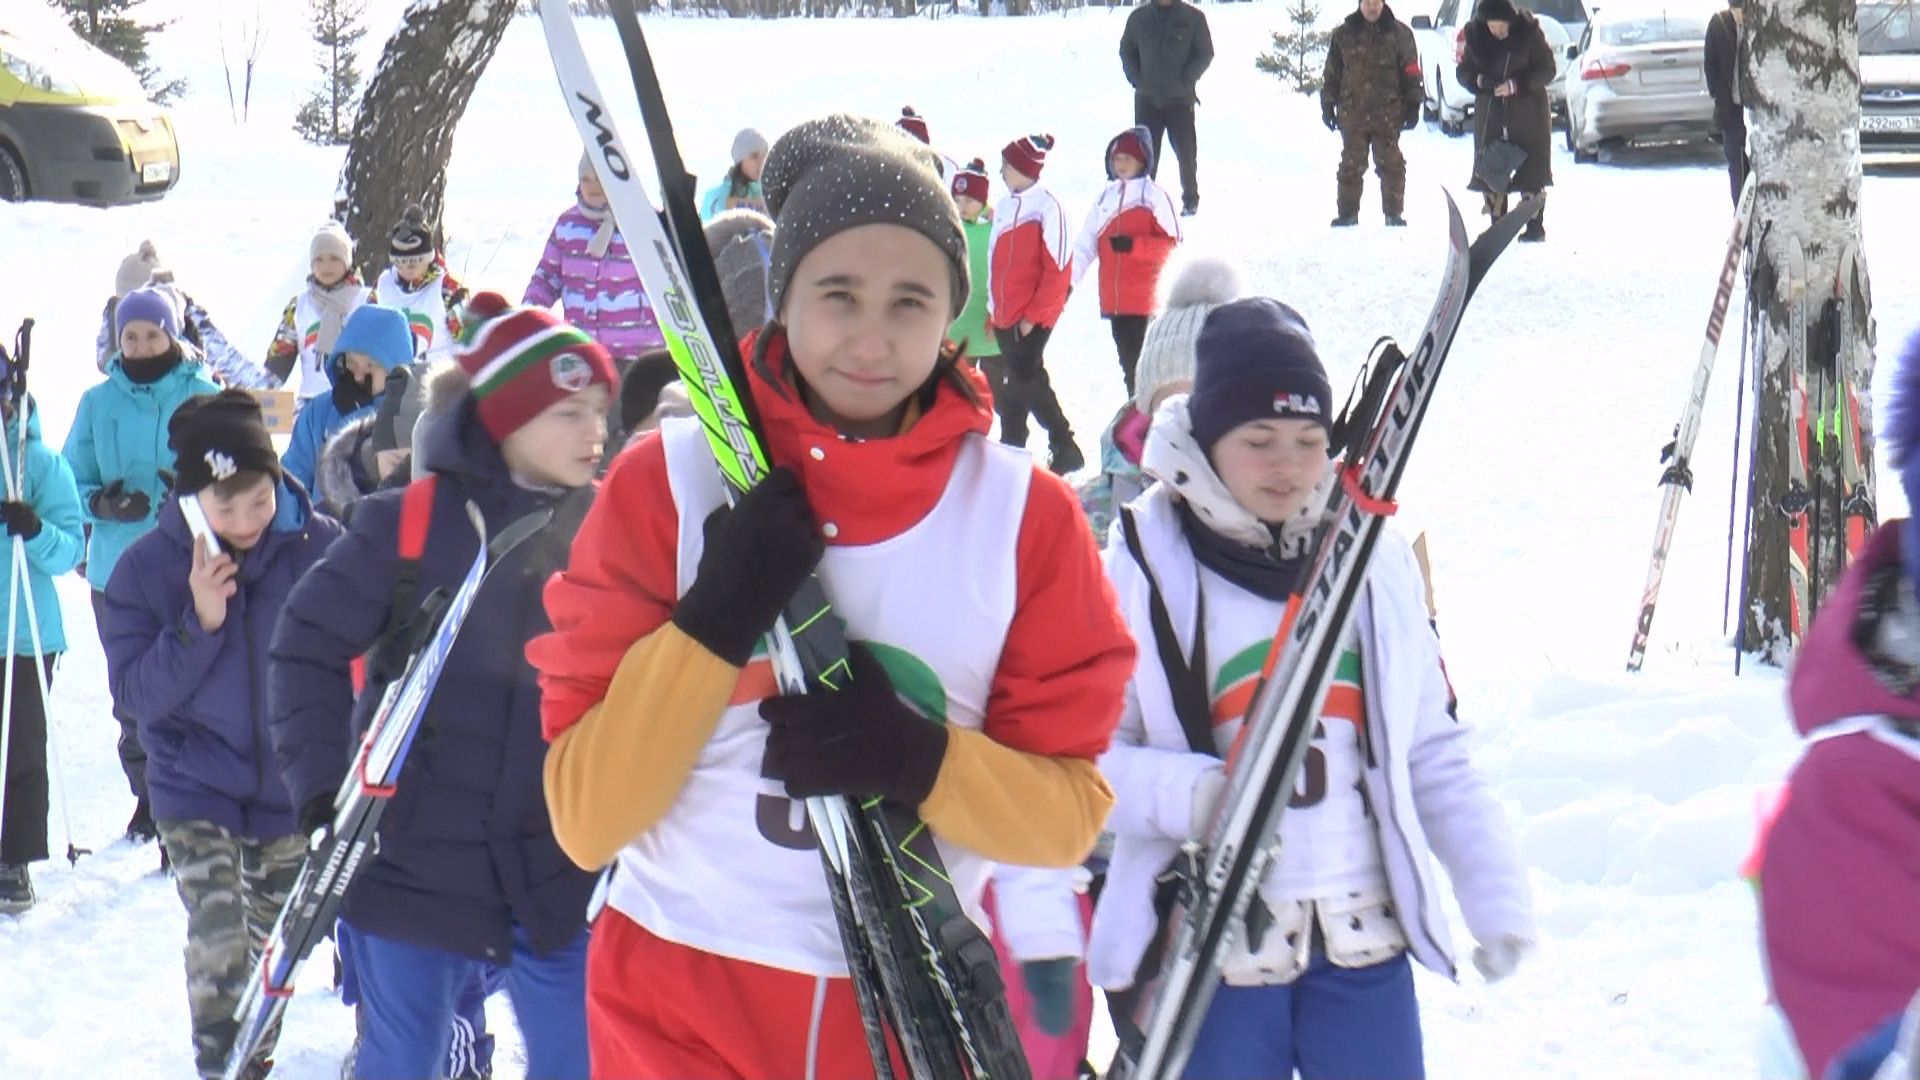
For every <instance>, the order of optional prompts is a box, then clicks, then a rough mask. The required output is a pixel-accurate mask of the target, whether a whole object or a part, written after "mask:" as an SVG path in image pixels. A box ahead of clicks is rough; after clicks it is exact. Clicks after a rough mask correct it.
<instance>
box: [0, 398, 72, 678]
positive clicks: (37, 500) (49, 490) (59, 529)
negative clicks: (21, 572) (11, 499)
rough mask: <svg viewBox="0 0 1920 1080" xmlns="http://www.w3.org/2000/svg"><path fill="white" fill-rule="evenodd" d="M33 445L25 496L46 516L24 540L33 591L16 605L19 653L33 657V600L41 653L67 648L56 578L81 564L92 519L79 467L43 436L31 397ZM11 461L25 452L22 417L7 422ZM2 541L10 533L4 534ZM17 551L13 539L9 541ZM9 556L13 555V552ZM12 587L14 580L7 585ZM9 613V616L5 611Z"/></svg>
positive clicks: (15, 635)
mask: <svg viewBox="0 0 1920 1080" xmlns="http://www.w3.org/2000/svg"><path fill="white" fill-rule="evenodd" d="M27 400H28V412H27V447H26V453H25V455H24V457H25V465H24V466H20V468H21V470H22V476H21V483H20V499H21V501H22V502H24V503H26V504H27V505H28V506H31V507H33V512H34V513H36V514H38V515H39V516H40V533H39V535H37V536H35V537H34V538H33V539H31V540H27V541H24V542H23V543H22V544H21V548H20V551H21V554H23V555H25V556H26V560H27V582H28V586H29V594H28V595H25V596H22V597H20V599H19V601H18V602H16V603H15V605H14V614H13V653H14V655H15V656H32V655H34V651H33V634H32V628H31V626H30V625H29V623H28V621H27V604H28V602H29V601H31V603H32V604H33V613H34V617H35V619H36V620H37V621H38V622H39V624H40V655H42V656H46V655H50V654H53V653H60V652H65V651H67V635H66V628H65V627H64V626H63V625H62V623H61V621H60V597H59V596H58V595H57V594H55V593H54V591H53V579H54V578H57V577H59V576H60V575H61V574H64V573H66V572H67V571H69V570H71V569H73V568H74V567H76V566H79V565H80V556H81V554H82V553H83V552H84V551H85V549H86V534H85V531H84V528H85V524H86V520H85V518H83V517H82V516H81V511H80V492H79V491H78V489H76V488H75V487H74V484H73V470H72V469H71V468H70V467H68V465H67V459H66V458H64V457H61V456H60V454H59V453H58V452H57V451H55V450H54V449H53V448H52V447H50V446H48V445H47V444H46V443H44V442H42V441H41V439H40V413H39V411H38V409H36V408H35V407H34V406H33V404H32V400H33V399H32V398H28V399H27ZM6 440H7V460H8V461H9V462H12V461H14V458H15V457H16V456H18V455H19V454H20V421H19V418H18V417H15V418H14V419H12V420H9V421H7V424H6ZM0 540H4V535H3V534H0ZM5 542H6V547H7V549H8V551H9V553H11V551H12V548H13V544H12V542H11V541H10V540H7V541H5ZM9 557H11V555H10V554H9ZM4 587H5V588H8V589H9V590H10V589H11V588H12V586H11V585H8V586H4ZM0 617H4V616H0Z"/></svg>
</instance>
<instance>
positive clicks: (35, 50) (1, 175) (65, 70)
mask: <svg viewBox="0 0 1920 1080" xmlns="http://www.w3.org/2000/svg"><path fill="white" fill-rule="evenodd" d="M19 6H20V7H21V8H30V7H39V5H37V4H33V5H28V4H21V5H19ZM41 10H48V9H44V8H43V9H41ZM35 14H36V15H37V13H35ZM27 16H28V12H27V11H21V10H15V11H10V12H8V13H7V14H5V15H0V200H5V201H7V202H19V201H21V200H24V199H45V200H49V201H53V202H74V203H85V204H88V205H92V206H117V205H120V204H122V203H134V202H147V201H150V200H153V199H158V198H160V197H161V196H163V195H165V194H166V193H167V192H168V191H170V190H172V189H173V185H174V184H176V183H178V182H179V180H180V144H179V143H178V142H177V141H176V140H175V138H174V134H173V121H172V120H171V119H169V118H168V116H167V111H166V110H165V109H164V108H162V107H161V106H159V105H155V104H154V103H152V102H151V101H148V100H147V95H146V92H145V91H144V90H142V89H141V87H140V82H139V80H137V79H135V78H134V77H133V73H132V72H131V71H128V70H127V68H126V66H125V65H123V64H121V63H120V62H119V61H118V60H115V59H113V58H112V57H110V56H108V55H107V54H106V53H103V52H101V51H100V50H98V49H96V48H94V47H93V46H91V45H89V44H87V43H86V42H85V41H82V40H81V39H80V38H79V37H78V36H77V35H75V34H74V33H73V32H72V30H70V29H69V28H68V27H67V26H66V25H65V24H64V23H62V22H61V21H60V20H59V19H58V18H53V17H49V18H45V19H42V18H38V17H27Z"/></svg>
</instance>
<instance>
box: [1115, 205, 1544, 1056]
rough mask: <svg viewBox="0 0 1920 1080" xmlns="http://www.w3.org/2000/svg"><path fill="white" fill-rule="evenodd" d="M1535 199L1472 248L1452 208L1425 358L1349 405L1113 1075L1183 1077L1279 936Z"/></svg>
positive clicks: (1380, 353) (1404, 362)
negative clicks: (1303, 566)
mask: <svg viewBox="0 0 1920 1080" xmlns="http://www.w3.org/2000/svg"><path fill="white" fill-rule="evenodd" d="M1540 206H1541V203H1540V200H1539V199H1538V198H1537V197H1536V198H1532V199H1528V200H1527V201H1525V202H1523V203H1521V204H1520V206H1519V207H1517V208H1516V209H1515V210H1514V211H1513V212H1512V213H1510V214H1507V215H1506V216H1505V217H1502V218H1500V219H1498V220H1497V221H1495V222H1494V223H1493V225H1491V226H1490V227H1489V228H1488V229H1487V231H1486V233H1484V234H1483V235H1482V236H1481V237H1480V238H1479V239H1478V240H1476V241H1474V243H1473V244H1472V246H1471V247H1469V246H1468V243H1467V232H1466V226H1465V224H1464V223H1463V222H1462V221H1461V219H1460V211H1459V209H1458V207H1455V206H1454V205H1453V204H1452V200H1451V199H1449V200H1448V211H1449V217H1450V219H1451V222H1450V224H1451V232H1450V238H1451V245H1452V246H1451V257H1450V259H1449V261H1448V264H1447V268H1446V271H1445V274H1444V275H1443V277H1442V279H1441V287H1440V296H1439V299H1438V300H1437V301H1436V302H1435V304H1434V308H1433V313H1432V315H1431V316H1430V317H1429V318H1428V320H1427V325H1426V329H1425V330H1424V332H1423V333H1422V335H1421V338H1420V342H1419V344H1418V345H1417V346H1416V347H1415V348H1414V351H1413V353H1412V355H1411V356H1408V355H1405V354H1403V353H1402V352H1401V351H1400V349H1399V347H1398V346H1396V345H1393V344H1392V343H1391V342H1388V343H1386V344H1385V346H1384V347H1383V348H1380V349H1378V350H1377V351H1376V354H1375V361H1374V365H1375V366H1374V370H1373V371H1372V373H1371V374H1370V375H1369V374H1366V373H1363V376H1362V381H1363V383H1364V384H1365V386H1366V390H1365V391H1363V392H1361V393H1360V394H1359V395H1358V397H1357V400H1349V402H1348V404H1347V407H1346V409H1345V410H1344V411H1343V415H1342V416H1341V418H1340V422H1339V423H1338V424H1337V425H1336V426H1335V430H1336V431H1338V432H1342V433H1343V435H1344V437H1343V438H1341V439H1340V443H1341V446H1340V452H1341V458H1340V461H1339V464H1338V466H1337V467H1338V469H1339V479H1340V483H1339V485H1338V486H1337V487H1336V488H1335V489H1334V492H1333V495H1332V497H1331V499H1330V501H1329V503H1328V506H1327V521H1326V524H1324V525H1322V526H1321V528H1320V531H1319V533H1318V534H1317V536H1316V538H1315V543H1314V547H1313V554H1312V558H1311V559H1310V560H1309V562H1308V564H1307V565H1308V570H1307V572H1306V574H1305V575H1304V576H1303V577H1302V578H1301V580H1300V583H1299V584H1298V585H1297V586H1296V587H1295V590H1294V592H1293V595H1292V596H1291V597H1290V598H1289V599H1288V601H1287V606H1286V611H1285V614H1284V616H1283V618H1282V621H1281V624H1280V628H1279V632H1278V633H1277V634H1276V635H1275V636H1274V639H1273V644H1272V646H1271V648H1269V650H1268V652H1267V657H1266V662H1265V665H1264V666H1263V668H1262V670H1261V683H1260V688H1259V690H1258V691H1257V692H1256V693H1255V695H1254V699H1253V702H1252V704H1251V705H1250V706H1248V709H1247V713H1246V717H1245V718H1244V720H1243V721H1242V724H1241V728H1240V732H1239V735H1238V736H1237V737H1236V738H1235V740H1234V745H1233V747H1232V749H1231V750H1230V751H1229V753H1228V756H1227V758H1228V760H1227V786H1226V792H1225V795H1224V796H1223V798H1222V799H1221V802H1220V808H1219V810H1218V811H1216V813H1215V816H1214V819H1213V821H1212V823H1211V824H1210V826H1209V827H1208V830H1207V838H1206V844H1205V847H1204V848H1198V847H1195V846H1192V845H1190V846H1189V848H1188V851H1187V858H1185V859H1183V860H1181V861H1182V863H1183V864H1184V865H1185V867H1186V870H1185V871H1184V873H1183V877H1184V880H1183V881H1182V882H1181V886H1182V895H1181V897H1180V900H1179V903H1178V905H1177V907H1176V909H1175V911H1174V913H1173V916H1172V918H1171V919H1170V921H1169V924H1168V927H1169V929H1168V933H1169V935H1170V938H1171V941H1170V942H1169V944H1168V947H1167V949H1166V950H1165V952H1164V953H1163V956H1164V957H1165V959H1164V961H1163V966H1162V970H1161V973H1160V975H1159V978H1158V979H1157V981H1156V983H1155V984H1154V985H1153V986H1152V987H1151V988H1150V990H1149V992H1148V993H1147V994H1145V995H1143V999H1144V1001H1145V1004H1144V1010H1145V1011H1144V1015H1143V1016H1142V1017H1140V1018H1139V1019H1138V1026H1137V1029H1136V1030H1135V1031H1134V1032H1131V1033H1129V1034H1128V1035H1127V1037H1126V1038H1124V1039H1123V1041H1122V1043H1121V1046H1120V1054H1119V1057H1118V1058H1117V1059H1116V1060H1115V1062H1114V1066H1113V1069H1112V1071H1111V1072H1110V1073H1109V1074H1108V1075H1109V1077H1112V1078H1117V1080H1171V1078H1174V1077H1178V1076H1180V1075H1181V1071H1182V1069H1183V1068H1184V1067H1185V1064H1186V1061H1187V1058H1188V1056H1189V1055H1190V1054H1191V1053H1192V1050H1193V1045H1194V1041H1195V1039H1196V1038H1197V1037H1198V1035H1199V1033H1200V1026H1201V1024H1202V1022H1203V1021H1204V1020H1205V1019H1206V1015H1207V1008H1208V1005H1209V1004H1210V1003H1211V1001H1212V999H1213V995H1214V992H1215V991H1216V990H1217V989H1218V988H1219V985H1220V970H1221V966H1222V963H1223V961H1224V960H1225V957H1226V952H1227V950H1228V948H1230V947H1231V946H1232V945H1233V944H1234V942H1235V941H1236V939H1237V938H1238V937H1239V935H1241V934H1243V933H1244V934H1246V935H1247V936H1248V938H1249V944H1250V945H1252V946H1254V947H1257V945H1258V938H1259V936H1260V935H1261V934H1262V933H1263V932H1265V931H1266V930H1267V929H1268V928H1267V925H1266V920H1264V919H1262V918H1260V917H1259V916H1260V914H1263V913H1264V911H1263V909H1259V908H1256V906H1255V904H1254V901H1255V899H1256V897H1257V895H1258V891H1259V887H1260V883H1261V882H1262V881H1263V880H1264V879H1265V878H1266V875H1267V871H1268V870H1269V869H1270V868H1271V867H1272V865H1273V862H1274V859H1275V857H1276V855H1277V852H1278V848H1277V845H1276V841H1275V837H1276V836H1277V830H1278V827H1279V824H1280V815H1281V813H1282V811H1284V810H1285V808H1286V805H1287V801H1288V798H1289V797H1290V796H1291V794H1292V792H1293V789H1294V783H1295V777H1296V775H1297V774H1298V773H1299V770H1300V765H1301V762H1302V760H1304V758H1305V756H1306V751H1307V748H1308V746H1309V744H1310V743H1311V741H1312V736H1313V728H1314V724H1315V723H1316V721H1318V719H1319V717H1320V711H1321V704H1322V702H1323V701H1324V700H1325V698H1326V693H1327V687H1328V685H1329V683H1330V682H1331V680H1332V678H1333V674H1334V670H1335V667H1336V665H1337V662H1338V659H1339V654H1340V651H1341V649H1342V648H1343V644H1344V641H1345V638H1346V634H1347V630H1348V628H1349V627H1350V625H1351V624H1352V621H1353V618H1354V614H1355V611H1356V608H1357V606H1358V604H1359V601H1360V597H1361V593H1362V590H1363V589H1364V587H1365V584H1366V576H1367V575H1366V570H1367V564H1368V561H1369V560H1370V559H1371V558H1372V555H1373V552H1374V549H1375V547H1376V546H1377V544H1378V542H1379V539H1380V533H1381V530H1382V529H1383V528H1385V525H1386V518H1387V517H1388V516H1389V515H1391V514H1392V513H1393V512H1394V510H1395V506H1394V503H1393V496H1394V493H1395V491H1397V490H1398V488H1399V485H1400V480H1401V477H1402V476H1403V475H1404V473H1405V471H1406V467H1407V461H1408V458H1409V455H1410V453H1411V451H1412V448H1413V441H1414V438H1415V437H1416V436H1417V435H1418V434H1419V431H1420V425H1421V423H1422V422H1423V421H1424V420H1425V418H1426V414H1427V408H1428V406H1429V404H1430V403H1431V401H1432V398H1433V392H1434V387H1435V385H1436V383H1437V382H1438V380H1439V376H1440V372H1441V368H1442V365H1444V363H1445V362H1446V358H1447V352H1448V349H1449V347H1450V346H1451V345H1452V343H1453V338H1454V333H1455V331H1456V330H1458V328H1459V325H1460V318H1461V315H1462V314H1463V313H1464V312H1465V311H1466V307H1467V302H1468V300H1470V299H1471V298H1472V296H1473V293H1474V291H1475V289H1476V288H1478V286H1479V284H1480V282H1481V280H1482V279H1483V278H1484V277H1485V276H1486V273H1487V271H1488V270H1489V269H1490V268H1491V267H1492V266H1493V263H1494V261H1495V260H1496V259H1497V258H1498V257H1499V256H1500V253H1501V252H1502V251H1505V250H1506V248H1507V246H1508V244H1510V243H1511V242H1512V241H1513V238H1514V237H1515V236H1516V235H1518V233H1519V232H1520V230H1521V228H1522V227H1524V226H1525V225H1526V223H1527V222H1528V221H1530V220H1532V218H1533V217H1534V215H1535V214H1537V213H1539V210H1540Z"/></svg>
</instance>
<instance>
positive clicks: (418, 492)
mask: <svg viewBox="0 0 1920 1080" xmlns="http://www.w3.org/2000/svg"><path fill="white" fill-rule="evenodd" d="M439 479H440V477H439V475H438V474H437V473H428V474H427V475H425V476H423V477H421V478H420V479H418V480H415V481H414V482H413V483H411V484H408V485H407V489H406V492H405V493H404V494H402V495H401V497H400V537H399V548H400V570H399V572H398V573H397V574H396V575H394V579H393V605H392V606H391V607H389V608H388V609H387V629H386V633H385V634H383V635H382V636H383V637H385V636H390V635H392V634H393V633H394V632H395V631H397V630H398V629H399V628H400V624H401V623H402V622H404V621H405V620H406V613H407V609H408V608H410V607H412V606H413V600H414V597H415V596H416V595H417V594H418V593H419V592H420V557H421V556H422V555H425V554H426V552H427V530H428V528H429V527H430V526H431V525H432V524H433V495H434V492H435V491H436V490H438V487H439V485H438V484H437V483H436V481H438V480H439Z"/></svg>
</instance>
